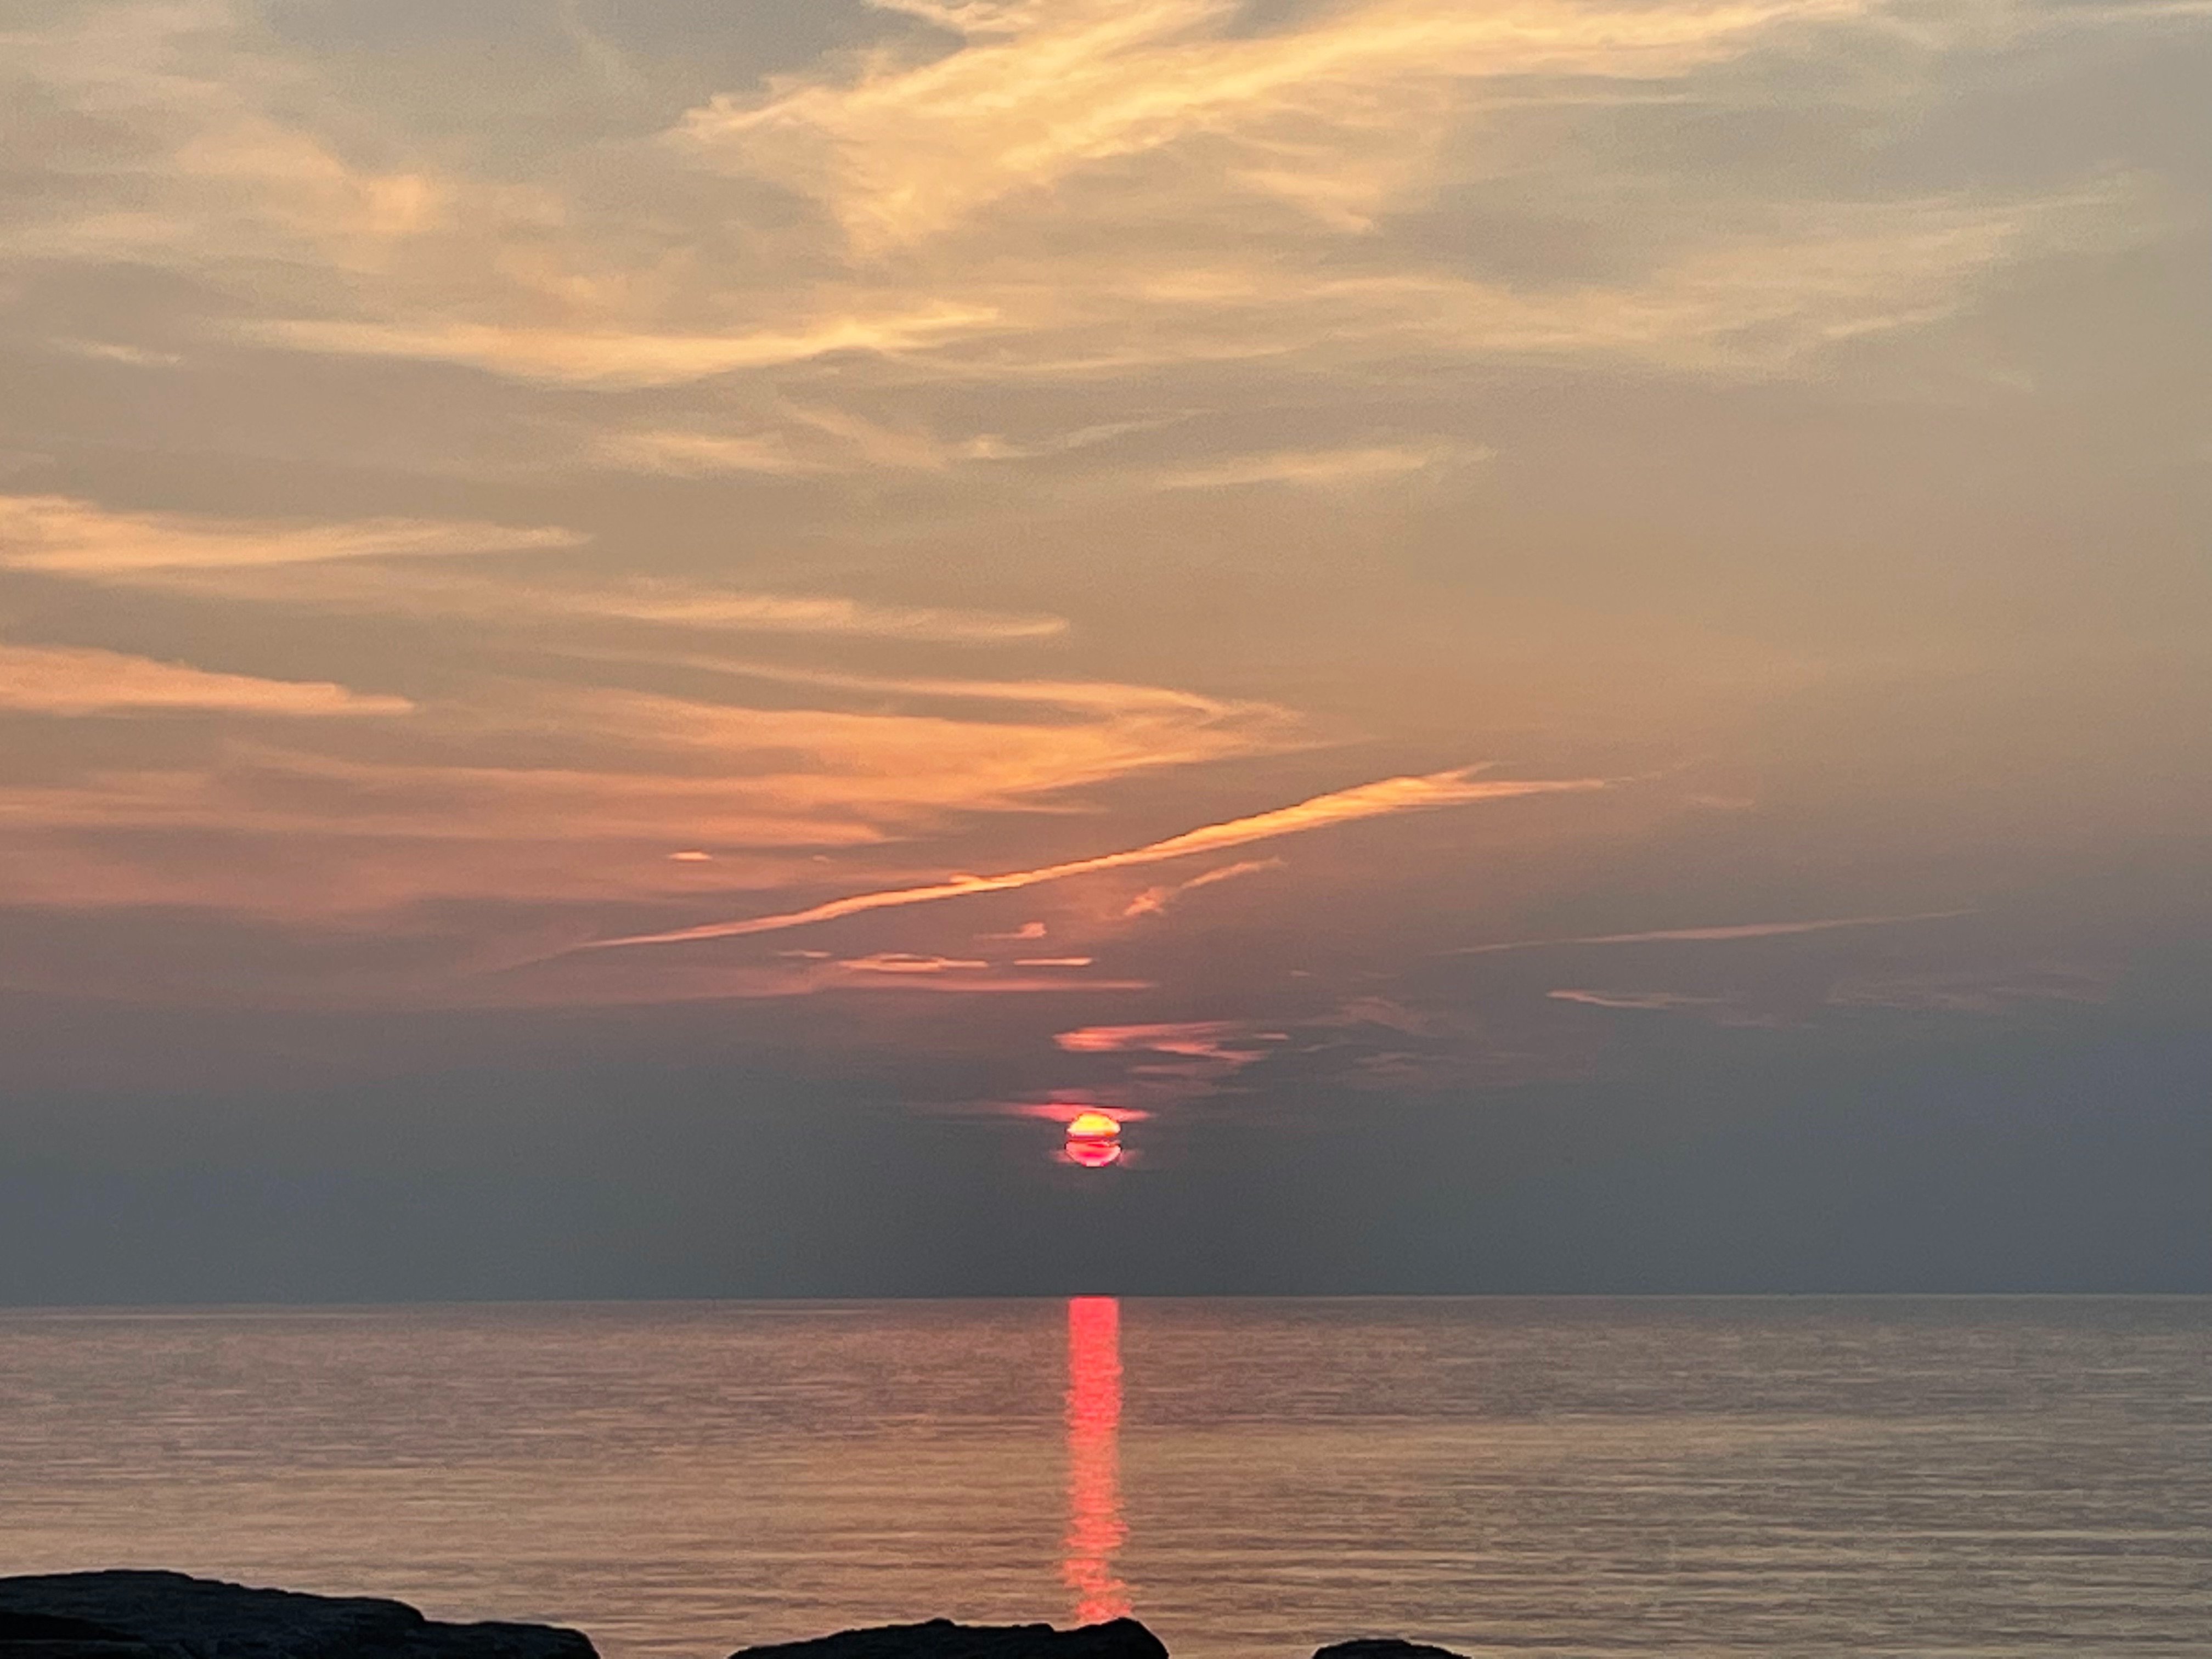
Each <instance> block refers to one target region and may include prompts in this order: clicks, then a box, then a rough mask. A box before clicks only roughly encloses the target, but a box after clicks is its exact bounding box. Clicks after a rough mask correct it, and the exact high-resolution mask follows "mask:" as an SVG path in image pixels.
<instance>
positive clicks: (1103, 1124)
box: [1062, 1111, 1121, 1170]
mask: <svg viewBox="0 0 2212 1659" xmlns="http://www.w3.org/2000/svg"><path fill="white" fill-rule="evenodd" d="M1062 1150H1063V1155H1064V1156H1065V1157H1066V1159H1067V1161H1068V1162H1069V1163H1070V1164H1080V1165H1081V1166H1082V1167H1083V1168H1084V1169H1086V1170H1103V1169H1105V1168H1106V1167H1107V1166H1108V1165H1109V1164H1119V1163H1120V1162H1121V1123H1120V1121H1118V1120H1116V1119H1115V1118H1112V1117H1109V1116H1108V1115H1106V1114H1105V1113H1104V1112H1092V1111H1084V1112H1078V1113H1077V1114H1076V1115H1075V1116H1074V1117H1073V1119H1071V1120H1070V1121H1069V1122H1068V1126H1067V1145H1066V1147H1065V1148H1063V1149H1062Z"/></svg>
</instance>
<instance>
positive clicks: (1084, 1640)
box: [731, 1619, 1168, 1659]
mask: <svg viewBox="0 0 2212 1659" xmlns="http://www.w3.org/2000/svg"><path fill="white" fill-rule="evenodd" d="M731 1659H1168V1650H1167V1649H1166V1648H1164V1647H1163V1646H1162V1645H1161V1644H1160V1638H1158V1637H1157V1636H1155V1635H1153V1634H1152V1632H1150V1631H1148V1630H1146V1628H1145V1627H1144V1626H1142V1625H1140V1624H1139V1623H1138V1622H1137V1621H1136V1620H1133V1619H1113V1620H1108V1621H1107V1622H1106V1623H1104V1624H1103V1625H1080V1626H1077V1627H1076V1628H1075V1629H1073V1630H1054V1628H1053V1627H1052V1626H1050V1625H956V1624H954V1623H953V1622H952V1621H951V1620H950V1619H933V1620H930V1621H929V1622H928V1623H927V1624H926V1625H878V1626H875V1627H874V1628H872V1629H870V1630H848V1631H840V1632H838V1633H837V1634H836V1635H835V1636H817V1637H815V1638H813V1639H812V1640H811V1641H805V1642H777V1643H774V1644H770V1645H769V1646H766V1647H758V1648H741V1649H739V1650H738V1651H737V1652H736V1653H735V1654H732V1656H731Z"/></svg>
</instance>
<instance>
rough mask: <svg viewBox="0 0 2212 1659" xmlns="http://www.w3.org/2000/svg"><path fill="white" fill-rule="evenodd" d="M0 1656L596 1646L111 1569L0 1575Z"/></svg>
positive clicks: (797, 1654)
mask: <svg viewBox="0 0 2212 1659" xmlns="http://www.w3.org/2000/svg"><path fill="white" fill-rule="evenodd" d="M0 1659H597V1650H595V1649H594V1648H593V1647H592V1642H591V1638H589V1637H587V1636H586V1635H585V1634H584V1633H583V1632H581V1631H574V1630H564V1629H562V1628H561V1627H559V1626H553V1625H524V1624H502V1623H486V1624H474V1625H449V1624H442V1623H440V1622H439V1621H438V1620H432V1619H425V1618H424V1617H423V1616H422V1614H421V1613H417V1612H416V1610H415V1609H414V1608H413V1607H409V1606H407V1605H406V1604H405V1603H404V1602H401V1601H383V1600H380V1599H377V1598H375V1597H371V1596H333V1595H304V1594H302V1593H301V1592H299V1591H297V1590H280V1589H249V1588H247V1587H246V1586H245V1585H242V1584H229V1583H222V1581H220V1580H218V1579H212V1578H193V1577H187V1576H186V1575H185V1574H183V1573H180V1572H147V1571H133V1570H127V1569H113V1570H110V1571H101V1572H64V1573H47V1574H41V1575H38V1576H33V1577H19V1578H0ZM730 1659H1168V1650H1167V1649H1166V1648H1165V1647H1164V1645H1162V1644H1161V1642H1160V1638H1158V1637H1157V1636H1155V1635H1153V1634H1152V1632H1150V1631H1148V1630H1146V1628H1145V1627H1144V1626H1142V1625H1141V1624H1139V1623H1138V1622H1137V1620H1133V1619H1115V1620H1109V1621H1108V1622H1106V1623H1104V1624H1099V1625H1083V1626H1077V1627H1076V1628H1074V1629H1072V1630H1055V1629H1054V1627H1053V1626H1050V1625H961V1624H955V1623H954V1622H953V1621H952V1620H949V1619H933V1620H928V1621H927V1622H926V1623H923V1624H919V1625H883V1626H876V1627H874V1628H872V1629H866V1630H848V1631H839V1632H836V1633H835V1634H834V1635H829V1636H819V1637H815V1638H811V1639H809V1640H806V1641H801V1642H778V1643H773V1644H769V1645H766V1646H762V1647H750V1648H740V1649H738V1650H737V1652H736V1653H734V1654H732V1656H730ZM1313 1659H1459V1656H1457V1655H1455V1654H1452V1653H1450V1652H1449V1651H1448V1650H1445V1649H1443V1648H1437V1647H1429V1646H1425V1645H1424V1644H1420V1643H1416V1642H1402V1641H1398V1640H1396V1639H1395V1638H1366V1639H1363V1640H1359V1641H1352V1642H1337V1643H1333V1644H1330V1645H1328V1646H1327V1647H1323V1648H1321V1649H1319V1650H1316V1653H1315V1654H1314V1656H1313Z"/></svg>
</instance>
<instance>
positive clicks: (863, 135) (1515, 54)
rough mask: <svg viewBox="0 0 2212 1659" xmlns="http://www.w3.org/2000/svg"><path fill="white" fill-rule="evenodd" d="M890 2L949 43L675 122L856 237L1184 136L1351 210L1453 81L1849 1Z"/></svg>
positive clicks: (935, 227)
mask: <svg viewBox="0 0 2212 1659" xmlns="http://www.w3.org/2000/svg"><path fill="white" fill-rule="evenodd" d="M891 9H899V10H905V11H908V12H912V13H915V14H916V15H927V16H928V17H929V19H930V21H933V22H935V23H936V24H938V25H939V27H943V28H946V29H950V30H951V31H953V32H954V33H957V34H958V35H960V36H961V37H962V40H963V44H962V46H961V47H960V48H959V49H958V50H956V51H954V52H950V53H947V54H945V55H943V56H941V57H937V58H933V59H931V60H929V61H926V62H913V61H902V60H901V59H900V58H897V57H896V56H894V55H892V54H890V53H878V54H874V55H872V56H870V57H868V58H863V59H860V61H859V63H858V65H857V67H856V70H854V73H853V74H852V76H851V77H850V78H843V77H829V76H805V75H793V76H785V77H782V78H781V79H780V80H778V81H777V82H774V83H772V85H771V88H770V90H769V94H768V96H767V97H765V98H764V99H748V98H743V97H732V96H724V97H720V98H717V99H715V100H713V101H712V102H711V103H709V104H708V105H705V106H702V107H701V108H699V109H696V110H694V111H693V112H691V113H690V116H689V117H688V118H687V119H686V121H685V123H684V127H683V131H684V135H685V136H686V137H688V138H689V139H690V141H691V142H692V143H696V144H697V145H698V146H700V147H701V149H702V150H704V151H705V152H706V153H708V154H709V155H715V156H717V157H719V158H721V159H723V160H725V161H727V162H729V163H731V164H734V165H738V166H743V167H749V168H757V169H760V170H763V171H768V172H772V173H775V175H776V176H778V177H780V178H782V179H787V180H790V181H792V182H793V183H796V184H798V185H800V186H801V187H803V188H805V189H808V190H809V191H811V192H812V193H814V194H816V195H817V196H818V197H820V198H821V199H822V200H823V202H825V203H826V204H827V205H828V206H829V210H830V211H831V212H832V213H834V214H835V215H836V217H837V219H838V221H839V222H840V223H842V225H843V227H844V228H845V229H846V231H847V233H848V234H849V235H850V236H851V237H852V238H853V240H854V242H855V243H856V244H857V245H859V246H861V247H862V248H864V249H874V248H881V247H884V246H895V245H897V244H901V243H908V242H912V241H915V240H918V239H921V238H924V237H927V236H930V235H933V234H938V233H940V232H943V231H945V230H947V229H949V228H952V227H954V226H956V225H957V224H959V223H961V222H963V220H966V219H968V218H969V217H970V216H974V215H975V214H977V213H980V212H981V211H983V210H986V209H988V208H990V207H992V206H994V204H998V203H1000V202H1001V201H1003V200H1005V199H1006V198H1008V197H1014V196H1018V195H1029V194H1032V193H1034V192H1038V191H1043V190H1046V189H1048V188H1051V187H1054V186H1055V185H1062V184H1064V183H1065V182H1066V180H1068V179H1069V178H1070V177H1071V175H1073V174H1074V173H1077V172H1078V171H1079V170H1080V169H1085V168H1091V167H1100V166H1103V165H1104V164H1107V163H1110V162H1113V161H1117V160H1120V159H1121V158H1127V157H1133V156H1139V155H1146V154H1150V153H1156V152H1159V151H1162V150H1165V149H1170V148H1171V147H1174V146H1176V145H1179V144H1181V143H1184V142H1186V141H1190V142H1200V141H1204V142H1209V143H1212V144H1214V145H1216V146H1221V145H1227V146H1229V147H1231V148H1230V152H1229V155H1228V156H1227V158H1225V159H1226V161H1227V165H1226V166H1225V167H1223V169H1222V171H1223V173H1224V175H1225V177H1226V179H1229V180H1231V181H1232V182H1233V183H1234V184H1235V185H1237V186H1239V187H1241V188H1242V189H1243V190H1244V191H1248V192H1250V193H1254V194H1262V195H1270V196H1273V197H1279V198H1282V199H1285V200H1287V201H1289V202H1291V203H1292V204H1295V205H1297V207H1298V208H1300V209H1301V210H1304V211H1306V212H1308V213H1310V214H1312V215H1314V216H1316V217H1319V218H1322V219H1324V220H1326V221H1328V222H1333V223H1335V224H1338V225H1340V226H1343V227H1346V228H1356V227H1358V226H1360V225H1363V224H1364V223H1366V222H1368V221H1369V219H1370V216H1371V215H1372V214H1373V213H1374V212H1375V211H1376V210H1377V209H1378V208H1379V207H1380V205H1381V204H1382V203H1383V201H1384V200H1386V199H1387V198H1388V197H1389V193H1390V192H1391V191H1393V190H1395V189H1397V188H1401V187H1402V186H1403V185H1404V184H1405V183H1406V182H1407V179H1408V177H1409V175H1415V174H1418V173H1419V170H1420V169H1422V168H1423V167H1425V166H1426V165H1427V164H1429V162H1430V160H1431V155H1432V153H1433V151H1432V146H1433V143H1434V129H1435V123H1436V118H1437V112H1438V108H1439V106H1440V104H1441V103H1442V102H1443V100H1444V99H1445V97H1446V96H1447V94H1448V89H1449V87H1450V85H1451V83H1452V82H1456V81H1463V80H1467V79H1472V78H1498V79H1503V78H1505V77H1509V76H1529V75H1534V74H1546V75H1555V76H1584V77H1589V76H1639V77H1648V76H1660V75H1665V74H1668V73H1679V72H1680V71H1682V70H1686V69H1688V68H1691V67H1693V66H1695V65H1699V64H1706V63H1711V62H1713V61H1715V60H1716V59H1718V58H1725V57H1727V56H1729V55H1730V54H1732V53H1734V52H1740V51H1741V50H1742V47H1743V44H1744V42H1745V40H1747V38H1748V37H1751V36H1754V35H1756V34H1757V33H1759V31H1762V30H1764V29H1765V28H1768V27H1771V26H1772V25H1773V24H1775V23H1777V22H1778V21H1796V20H1804V19H1818V18H1822V17H1838V16H1844V15H1852V14H1855V13H1857V11H1858V10H1859V9H1860V7H1859V6H1858V5H1857V4H1854V3H1851V0H1767V3H1757V0H1734V3H1714V4H1704V5H1684V6H1676V7H1670V8H1666V9H1648V8H1643V9H1629V8H1618V9H1607V8H1602V7H1582V6H1569V5H1565V4H1561V3H1556V0H1528V3H1522V4H1516V5H1512V6H1507V7H1504V8H1492V7H1486V8H1474V9H1470V8H1468V7H1466V6H1463V5H1457V4H1453V3H1449V0H1367V3H1364V4H1354V5H1351V6H1347V7H1344V8H1341V9H1337V10H1335V11H1333V12H1332V13H1330V14H1328V15H1324V16H1322V18H1320V19H1318V20H1315V21H1309V22H1307V23H1306V24H1305V26H1304V27H1294V28H1291V29H1287V30H1283V31H1279V32H1266V33H1231V32H1229V30H1228V28H1227V26H1228V25H1230V24H1231V23H1232V22H1233V21H1235V20H1236V18H1237V11H1238V8H1237V6H1235V5H1234V4H1232V3H1229V0H1062V3H1058V4H1053V5H1041V4H1034V3H1006V4H1000V3H989V4H974V5H963V6H957V7H954V6H931V7H921V6H910V5H904V4H902V5H899V6H897V7H896V8H891ZM1316 150H1318V151H1319V152H1320V155H1318V156H1317V155H1316ZM1317 162H1318V163H1319V164H1318V165H1317V164H1316V163H1317Z"/></svg>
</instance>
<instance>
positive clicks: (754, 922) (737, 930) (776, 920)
mask: <svg viewBox="0 0 2212 1659" xmlns="http://www.w3.org/2000/svg"><path fill="white" fill-rule="evenodd" d="M1474 770H1475V769H1474V768H1472V767H1462V768H1459V769H1455V770H1453V771H1449V772H1435V773H1431V774H1429V775H1425V776H1421V777H1402V778H1384V779H1382V780H1380V781H1376V782H1374V783H1364V784H1360V785H1358V786H1356V787H1352V788H1350V789H1341V790H1337V791H1335V792H1334V793H1329V794H1326V795H1316V796H1314V797H1312V798H1311V799H1308V800H1303V801H1299V802H1297V803H1296V804H1295V805H1290V806H1284V807H1278V808H1277V809H1275V810H1274V811H1269V812H1261V813H1256V814H1255V815H1253V816H1252V817H1243V818H1232V819H1230V820H1228V821H1226V822H1225V823H1211V824H1206V825H1202V826H1200V828H1198V829H1189V830H1186V831H1184V832H1183V833H1182V834H1181V835H1179V836H1170V837H1168V839H1166V840H1165V841H1158V842H1148V843H1147V844H1146V845H1145V846H1142V847H1134V848H1126V849H1123V850H1122V851H1120V852H1114V853H1102V854H1096V855H1095V856H1093V857H1091V858H1085V859H1075V860H1069V861H1068V862H1066V863H1063V864H1051V865H1044V866H1040V867H1038V868H1036V869H1032V870H1016V871H1010V872H1006V873H1005V874H1002V875H995V876H957V877H954V878H951V880H948V881H943V882H938V883H933V884H929V885H927V886H921V887H902V888H889V889H884V890H879V891H876V892H869V893H856V894H854V895H852V896H849V897H846V898H841V899H832V900H830V901H829V902H827V903H823V904H817V905H813V906H811V907H809V908H806V909H804V910H792V911H787V912H784V913H783V914H781V915H767V916H752V917H747V918H745V919H744V920H741V921H719V922H708V923H706V924H704V925H702V926H700V927H679V928H674V929H671V930H669V931H668V932H665V933H635V934H629V935H627V936H624V937H623V938H620V939H599V940H594V941H593V942H592V945H589V946H585V947H580V948H586V949H597V950H605V949H611V948H613V947H616V946H623V945H671V944H678V943H682V942H684V941H689V940H694V939H731V938H737V937H740V936H743V935H745V934H750V933H775V932H779V931H781V929H784V928H787V927H807V926H810V925H811V924H813V923H815V922H821V921H836V920H837V919H838V918H840V917H842V916H850V915H861V914H863V913H865V912H866V911H870V910H882V909H889V908H893V907H896V906H901V905H908V904H925V903H929V902H934V901H936V900H939V899H949V898H965V897H968V896H972V895H974V894H977V893H999V892H1006V891H1008V890H1012V889H1016V888H1023V887H1035V886H1038V885H1041V884H1043V883H1045V882H1050V881H1064V880H1066V879H1067V878H1070V877H1072V876H1083V875H1090V874H1092V873H1094V872H1098V871H1103V870H1119V869H1125V868H1128V867H1130V866H1138V865H1146V864H1158V863H1161V862H1164V861H1165V860H1170V859H1179V858H1184V857H1188V855H1190V854H1194V853H1210V852H1219V851H1222V850H1224V849H1225V848H1231V847H1241V846H1244V845H1247V844H1249V843H1250V842H1256V841H1265V840H1268V839H1270V838H1272V837H1273V836H1286V835H1294V834H1297V833H1298V832H1300V831H1302V830H1307V829H1322V828H1326V827H1328V826H1329V825H1332V824H1338V823H1356V822H1358V821H1359V820H1361V819H1364V818H1372V817H1387V816H1390V815H1392V814H1395V813H1399V812H1408V811H1423V810H1426V809H1429V808H1433V807H1439V806H1457V805H1465V804H1467V803H1468V802H1471V801H1478V800H1498V799H1510V798H1512V797H1516V796H1522V795H1534V794H1547V793H1559V792H1560V791H1569V790H1586V789H1601V788H1603V787H1605V782H1604V781H1603V780H1602V779H1598V778H1565V779H1529V780H1512V781H1508V780H1493V781H1478V780H1477V779H1475V778H1474V775H1473V774H1474Z"/></svg>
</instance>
